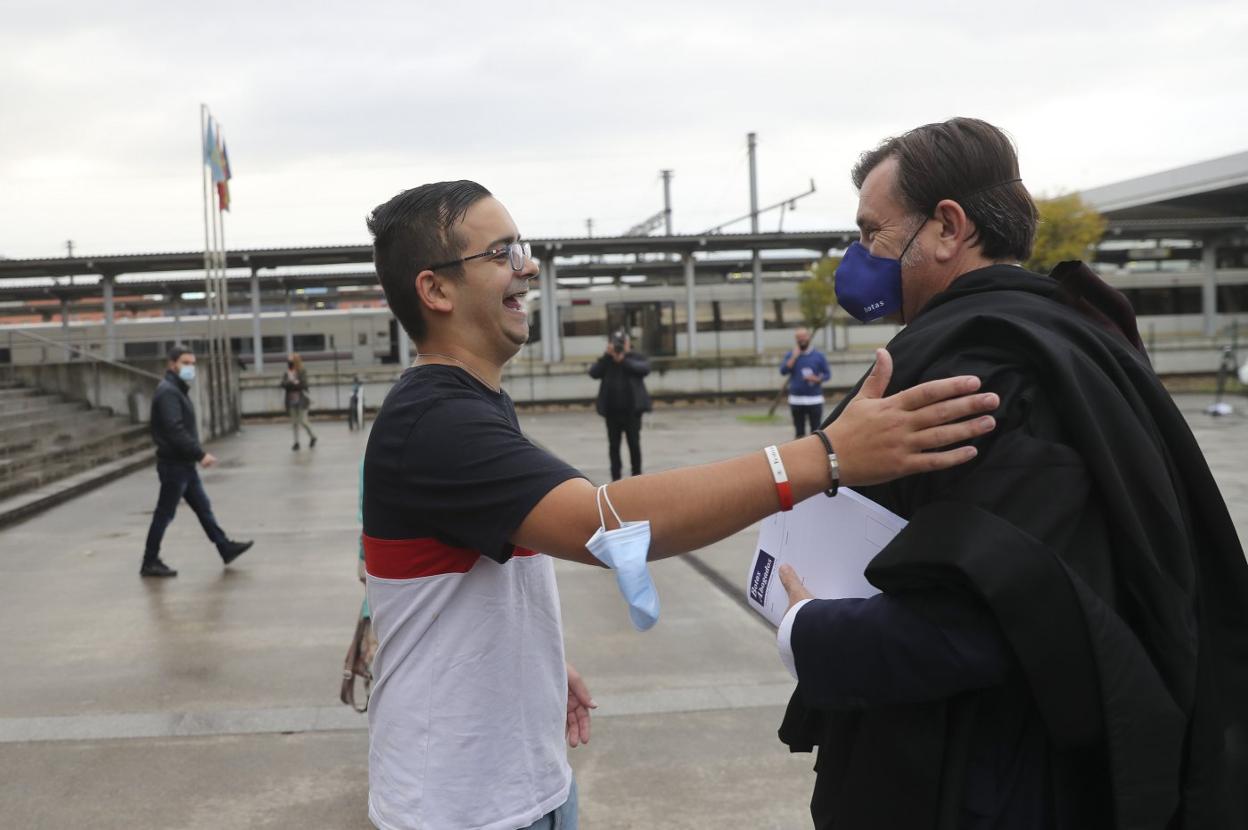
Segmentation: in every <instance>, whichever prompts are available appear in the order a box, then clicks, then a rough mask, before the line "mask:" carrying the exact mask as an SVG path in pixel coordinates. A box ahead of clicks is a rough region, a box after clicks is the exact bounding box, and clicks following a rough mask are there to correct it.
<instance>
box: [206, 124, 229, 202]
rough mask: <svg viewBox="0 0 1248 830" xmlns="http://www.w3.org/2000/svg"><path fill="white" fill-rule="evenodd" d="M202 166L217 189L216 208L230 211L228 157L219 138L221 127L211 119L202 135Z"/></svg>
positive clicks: (221, 139) (222, 141)
mask: <svg viewBox="0 0 1248 830" xmlns="http://www.w3.org/2000/svg"><path fill="white" fill-rule="evenodd" d="M204 164H207V165H208V169H209V171H210V172H211V173H212V182H213V184H214V185H216V188H217V207H218V208H219V209H220V210H229V209H230V178H231V175H230V156H229V154H228V153H227V152H226V150H225V140H224V139H223V138H222V137H221V126H220V125H219V124H217V123H216V122H215V121H214V120H213V119H212V118H211V117H209V119H208V131H207V133H205V134H204Z"/></svg>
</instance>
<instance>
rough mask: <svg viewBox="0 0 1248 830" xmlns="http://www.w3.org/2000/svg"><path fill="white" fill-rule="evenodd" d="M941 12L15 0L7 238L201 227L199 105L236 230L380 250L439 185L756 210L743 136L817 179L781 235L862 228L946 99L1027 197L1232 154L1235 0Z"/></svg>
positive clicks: (268, 238)
mask: <svg viewBox="0 0 1248 830" xmlns="http://www.w3.org/2000/svg"><path fill="white" fill-rule="evenodd" d="M945 5H949V6H951V8H942V6H945ZM952 6H953V4H933V3H928V2H917V1H915V2H892V0H883V1H882V2H881V1H880V0H877V2H873V3H854V4H837V3H829V2H801V3H798V2H787V0H769V2H759V0H751V2H737V0H715V1H714V2H710V0H697V1H696V2H678V0H666V2H651V0H643V2H631V3H619V2H615V3H609V4H607V3H595V2H592V0H581V2H530V3H500V2H495V0H476V1H475V2H445V1H444V2H436V3H431V2H427V0H407V2H393V3H351V4H347V3H337V2H311V1H310V0H307V1H305V2H302V3H297V4H296V3H282V4H277V3H264V2H261V0H249V2H245V3H244V2H229V1H228V0H216V2H212V3H195V4H190V3H182V2H170V0H165V2H126V1H125V0H117V2H111V3H98V2H87V0H82V2H77V3H67V2H60V3H58V2H47V1H46V0H40V2H27V0H5V1H4V3H3V4H2V5H0V255H3V256H8V257H22V258H25V257H41V256H58V255H62V254H63V253H64V250H65V240H67V239H72V240H74V244H75V252H76V253H79V254H92V253H131V252H152V251H169V250H195V249H198V248H202V247H203V222H202V202H201V179H200V149H199V145H198V140H199V139H198V132H199V105H200V103H201V102H204V103H207V104H208V105H209V106H210V107H211V109H212V112H213V113H214V114H215V115H216V117H217V118H218V120H219V121H220V122H221V124H222V125H223V128H224V135H225V138H226V141H227V143H228V146H229V152H230V161H231V164H232V167H233V172H234V179H233V182H232V192H233V196H234V206H233V211H232V212H231V213H230V214H228V216H227V229H228V230H227V234H228V242H229V246H230V247H231V248H247V247H270V246H293V245H330V244H363V243H367V242H368V235H367V231H366V229H365V227H364V217H365V215H366V214H367V213H368V211H369V210H370V209H371V208H372V207H373V206H375V205H376V204H378V203H380V202H382V201H384V200H386V199H387V198H389V197H390V196H392V195H394V194H395V193H397V192H398V191H400V190H402V189H405V188H408V187H413V186H415V185H418V184H421V183H424V182H428V181H437V180H442V179H452V178H471V179H475V180H477V181H479V182H481V183H482V184H484V185H485V186H486V187H488V188H490V189H491V190H492V191H493V192H494V193H495V195H497V196H498V197H499V198H500V199H502V201H503V202H504V203H505V204H506V205H507V206H508V207H509V208H510V210H511V212H512V214H513V216H515V218H516V220H517V222H518V223H519V225H520V228H521V231H522V232H523V233H524V234H525V235H526V236H530V237H541V236H553V235H583V234H584V233H585V232H586V227H585V220H586V219H587V218H591V217H592V219H593V221H594V231H595V235H607V234H618V233H620V232H622V231H624V230H625V229H626V228H628V227H629V226H630V225H633V224H635V223H637V222H639V221H641V220H642V219H644V218H646V217H647V216H649V215H651V214H653V213H654V212H656V211H658V210H660V209H661V208H662V200H663V193H662V184H661V181H660V179H659V170H660V169H661V168H671V169H673V170H674V171H675V178H674V180H673V187H672V201H673V213H674V221H675V229H676V231H677V232H682V233H683V232H687V233H694V232H698V231H702V230H705V229H706V228H707V227H710V226H712V225H715V224H718V223H719V222H722V221H724V220H727V219H731V218H733V217H736V216H738V215H741V214H744V213H745V212H747V211H748V209H749V190H748V166H747V162H746V151H745V136H746V133H747V132H750V131H754V132H756V133H757V134H758V140H759V156H758V169H759V183H760V196H759V198H760V201H761V203H762V204H764V205H766V204H770V203H771V202H775V201H779V200H780V199H783V198H785V197H788V196H791V195H794V194H797V193H800V192H802V191H803V190H805V189H806V188H807V183H808V181H809V180H810V179H811V178H813V179H814V180H815V182H816V185H817V187H818V192H817V193H816V194H815V195H814V196H812V197H809V198H807V199H804V200H802V201H801V202H800V203H799V206H798V210H797V211H796V212H794V213H791V214H789V215H788V216H786V217H785V227H786V228H790V229H798V228H828V227H836V228H844V227H850V226H852V225H853V217H854V206H855V198H856V197H855V193H854V191H853V188H852V186H851V184H850V182H849V177H848V170H849V167H850V166H851V165H852V164H853V162H854V160H855V159H856V157H857V155H858V154H859V153H860V152H862V151H863V150H865V149H868V148H870V147H871V146H873V145H874V144H876V143H878V141H879V140H880V139H882V138H884V137H885V136H888V135H892V134H895V133H898V132H902V131H904V130H906V129H908V128H910V127H913V126H916V125H919V124H922V123H926V122H930V121H936V120H943V119H945V118H948V117H951V116H954V115H973V116H978V117H981V118H986V119H988V120H989V121H992V122H993V123H995V124H997V125H998V126H1001V127H1003V128H1004V129H1006V130H1007V131H1008V132H1009V133H1010V134H1011V135H1013V136H1014V138H1015V140H1016V142H1017V144H1018V146H1019V151H1020V157H1021V160H1022V168H1023V176H1024V179H1025V181H1026V183H1027V184H1028V186H1029V187H1031V189H1032V190H1033V192H1035V193H1038V194H1042V193H1054V192H1058V191H1062V190H1077V189H1080V188H1083V187H1090V186H1095V185H1100V184H1107V183H1110V182H1114V181H1118V180H1121V179H1124V178H1129V177H1133V176H1137V175H1143V174H1146V173H1152V172H1157V171H1159V170H1163V169H1166V168H1170V167H1175V166H1179V165H1183V164H1188V163H1191V162H1196V161H1202V160H1205V159H1209V158H1213V157H1217V156H1221V155H1226V154H1229V153H1234V152H1239V151H1242V150H1248V4H1246V3H1244V2H1242V0H1238V2H1201V0H1194V1H1193V2H1187V3H1174V2H1165V3H1162V2H1151V0H1132V2H1118V1H1117V0H1113V2H1089V0H1084V1H1083V2H1078V3H1070V2H1046V3H1034V4H1014V6H1015V7H1014V8H1012V9H1011V8H1007V4H1003V3H1000V2H972V3H961V4H958V5H957V6H956V8H952ZM778 221H779V216H778V215H777V214H775V213H773V214H771V215H769V216H765V217H764V218H763V227H764V228H772V229H774V228H775V226H776V223H777V222H778ZM733 229H734V230H747V229H748V224H747V223H742V224H740V225H737V226H735V227H734V228H733Z"/></svg>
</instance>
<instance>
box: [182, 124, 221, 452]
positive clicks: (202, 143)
mask: <svg viewBox="0 0 1248 830" xmlns="http://www.w3.org/2000/svg"><path fill="white" fill-rule="evenodd" d="M210 122H211V116H210V115H209V114H208V105H207V104H202V103H201V104H200V105H199V169H200V172H201V174H202V178H203V184H204V304H205V306H206V308H207V310H208V320H207V324H208V338H207V344H208V354H207V355H205V356H206V357H207V358H208V369H209V371H208V372H206V373H205V374H206V375H207V377H205V380H206V381H207V386H208V389H207V390H206V391H207V393H208V394H207V399H208V434H209V435H210V436H211V435H215V434H216V412H215V406H214V402H215V401H214V399H215V395H214V388H213V387H214V385H215V384H214V383H213V379H214V378H213V376H214V375H215V374H216V368H215V367H214V366H213V359H212V353H213V348H212V333H213V322H212V316H213V315H212V295H213V291H212V254H211V251H212V247H211V245H210V242H209V229H208V211H209V209H210V207H211V204H210V203H211V201H212V196H211V195H210V193H209V187H208V161H207V158H206V156H207V152H208V151H207V147H208V124H209V123H210ZM188 345H189V344H188ZM201 414H202V413H201Z"/></svg>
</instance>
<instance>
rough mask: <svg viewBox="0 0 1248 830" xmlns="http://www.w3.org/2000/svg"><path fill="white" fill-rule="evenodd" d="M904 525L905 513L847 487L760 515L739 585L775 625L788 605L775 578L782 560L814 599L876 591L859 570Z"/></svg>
mask: <svg viewBox="0 0 1248 830" xmlns="http://www.w3.org/2000/svg"><path fill="white" fill-rule="evenodd" d="M905 526H906V520H905V519H903V518H901V517H900V516H898V515H897V514H896V513H893V512H892V511H889V510H886V509H884V508H883V507H880V506H879V505H878V504H876V503H875V502H873V501H871V500H870V499H868V498H866V497H864V496H861V495H859V494H858V493H855V492H854V491H853V490H851V489H849V488H847V487H842V488H841V489H840V491H839V492H838V493H837V494H836V495H835V496H833V497H828V496H826V495H823V494H822V493H821V494H819V495H817V496H813V497H812V498H809V499H806V501H804V502H801V503H800V504H798V505H797V506H795V507H794V508H793V509H792V510H790V511H788V512H786V513H776V514H775V515H774V516H770V517H769V518H767V519H764V520H763V526H762V529H761V530H760V531H759V534H758V545H757V546H756V548H755V551H754V559H753V561H751V563H750V572H749V575H748V581H747V583H746V588H745V593H746V597H747V598H748V600H749V603H750V606H751V607H752V608H754V610H756V611H758V612H759V613H760V614H762V615H763V616H764V617H766V618H767V619H768V620H770V621H771V624H772V625H775V626H779V625H780V622H781V620H783V619H784V614H785V612H786V611H787V610H788V608H789V595H788V594H787V593H786V592H785V590H784V586H783V585H781V584H780V566H781V565H785V564H788V565H792V566H793V568H794V569H795V570H796V571H797V574H798V576H800V577H801V578H802V582H803V583H804V584H805V585H806V590H808V591H810V592H811V593H812V594H814V595H815V596H816V597H819V598H820V599H839V598H842V597H869V596H872V595H874V594H878V593H879V591H877V590H876V589H875V588H874V587H873V586H872V585H871V583H869V582H867V580H866V577H864V576H863V575H862V572H863V570H865V569H866V567H867V563H868V562H870V561H871V560H872V559H873V558H875V555H876V554H877V553H879V552H880V551H881V550H882V549H883V548H884V546H885V545H887V544H888V543H889V542H890V541H892V539H893V537H894V536H896V535H897V534H898V533H900V532H901V529H902V528H903V527H905Z"/></svg>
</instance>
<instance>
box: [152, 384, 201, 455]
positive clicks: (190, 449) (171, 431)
mask: <svg viewBox="0 0 1248 830" xmlns="http://www.w3.org/2000/svg"><path fill="white" fill-rule="evenodd" d="M152 417H153V418H154V419H155V421H156V429H158V430H160V434H161V435H163V436H165V437H166V438H167V439H168V440H169V443H171V444H172V445H173V446H174V448H175V449H176V450H177V451H178V453H179V454H180V455H182V456H183V457H184V458H186V459H187V460H188V461H199V460H200V459H202V458H203V457H204V448H203V447H201V446H200V445H199V442H198V441H196V440H195V439H194V438H192V437H191V433H190V431H189V430H188V429H187V428H186V424H184V423H182V406H181V403H180V402H179V401H178V399H177V398H176V397H174V396H173V395H172V394H164V395H157V396H156V400H155V405H154V406H153V407H152Z"/></svg>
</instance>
